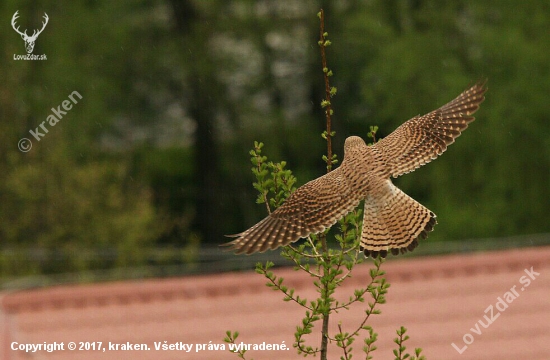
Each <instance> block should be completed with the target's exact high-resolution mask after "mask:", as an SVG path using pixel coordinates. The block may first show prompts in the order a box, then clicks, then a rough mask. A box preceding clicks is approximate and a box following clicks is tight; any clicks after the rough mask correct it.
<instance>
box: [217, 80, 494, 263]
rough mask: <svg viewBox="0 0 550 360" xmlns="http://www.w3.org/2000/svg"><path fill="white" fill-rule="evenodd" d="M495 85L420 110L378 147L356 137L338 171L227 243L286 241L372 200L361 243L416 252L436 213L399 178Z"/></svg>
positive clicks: (238, 248) (435, 151)
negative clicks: (395, 180)
mask: <svg viewBox="0 0 550 360" xmlns="http://www.w3.org/2000/svg"><path fill="white" fill-rule="evenodd" d="M486 90H487V88H486V87H485V83H484V82H479V83H477V84H476V85H474V86H472V87H471V88H470V89H468V90H466V91H464V92H463V93H462V94H460V95H459V96H458V97H457V98H455V99H454V100H452V101H451V102H449V103H447V104H445V105H443V106H442V107H440V108H439V109H437V110H434V111H432V112H430V113H428V114H426V115H424V116H415V117H413V118H412V119H410V120H408V121H407V122H405V123H403V124H402V125H401V126H399V127H398V128H397V129H396V130H395V131H394V132H392V133H391V134H390V135H388V136H386V137H385V138H383V139H382V140H380V141H378V142H376V143H375V144H373V145H371V146H367V145H366V144H365V142H364V141H363V139H361V138H360V137H358V136H351V137H348V138H347V139H346V141H345V144H344V160H343V161H342V164H341V165H340V166H339V167H338V168H337V169H335V170H333V171H331V172H329V173H327V174H326V175H323V176H321V177H319V178H317V179H315V180H312V181H310V182H308V183H307V184H305V185H303V186H301V187H299V188H298V189H297V190H296V191H295V192H294V193H292V194H291V195H290V196H289V197H288V199H287V200H286V201H285V202H284V203H283V204H282V205H281V206H280V207H279V208H277V209H276V210H275V211H273V212H272V213H271V214H270V215H269V216H267V217H266V218H265V219H263V220H262V221H260V222H259V223H257V224H256V225H254V226H252V227H251V228H250V229H248V230H246V231H244V232H242V233H239V234H235V235H228V236H229V237H234V238H235V239H234V240H233V241H231V242H228V243H226V244H224V245H227V246H229V250H233V251H235V252H236V253H237V254H241V253H246V254H252V253H255V252H264V251H266V250H268V249H276V248H278V247H279V246H285V245H288V244H290V243H292V242H295V241H297V240H299V239H300V238H306V237H307V236H309V235H310V234H317V233H320V232H322V231H324V230H325V229H326V228H328V227H330V226H332V225H333V224H335V223H336V222H337V221H338V220H339V219H341V218H342V217H343V216H345V215H346V214H348V213H349V212H350V211H352V210H353V209H354V208H356V207H357V205H358V204H359V203H360V202H361V200H364V201H365V203H364V207H365V208H364V213H363V227H362V233H361V242H360V247H361V250H362V251H363V252H364V254H365V256H367V257H368V256H371V257H377V256H378V255H380V256H382V257H385V256H386V255H387V254H388V252H391V253H392V254H394V255H397V254H399V253H405V252H407V250H408V251H412V250H413V249H414V248H415V247H416V246H417V245H418V240H419V239H420V238H422V239H425V238H426V237H427V235H428V233H429V232H430V231H432V230H433V228H434V226H435V224H436V223H437V221H436V215H435V214H434V213H433V212H432V211H430V210H429V209H427V208H426V207H424V206H423V205H422V204H420V203H419V202H417V201H416V200H414V199H412V198H411V197H409V196H408V195H407V194H405V193H404V192H403V191H401V190H399V188H397V187H396V186H395V185H393V183H392V182H391V177H394V178H396V177H398V176H401V175H403V174H406V173H409V172H411V171H414V170H415V169H417V168H419V167H420V166H422V165H424V164H427V163H429V162H430V161H432V160H433V159H435V158H437V157H438V156H439V155H441V154H442V153H443V152H444V151H445V150H446V149H447V146H448V145H450V144H452V143H453V142H454V141H455V139H456V138H457V137H458V136H460V134H461V133H462V131H464V130H465V129H466V128H467V127H468V124H469V123H471V122H472V121H474V118H473V117H472V114H473V113H475V112H476V111H477V110H478V108H479V104H481V102H482V101H483V100H484V99H485V98H484V93H485V91H486Z"/></svg>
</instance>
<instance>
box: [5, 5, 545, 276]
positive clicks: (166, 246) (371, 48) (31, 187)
mask: <svg viewBox="0 0 550 360" xmlns="http://www.w3.org/2000/svg"><path fill="white" fill-rule="evenodd" d="M320 7H323V8H324V9H325V12H326V14H327V15H326V16H327V29H329V32H330V38H331V40H332V42H333V46H331V47H330V48H329V53H328V56H329V61H330V64H331V69H332V70H333V71H334V73H335V76H334V78H333V79H332V83H333V85H334V86H337V88H338V95H337V97H336V98H335V99H334V101H333V104H334V107H335V111H336V114H335V116H336V117H335V121H334V126H335V130H336V131H337V136H336V138H335V139H334V150H335V152H336V153H337V154H338V155H339V157H340V158H341V157H342V155H343V153H342V148H343V142H344V139H345V138H346V137H347V136H349V135H360V136H362V137H364V138H366V134H367V132H368V129H369V126H370V125H378V126H379V128H380V130H379V135H381V136H385V135H387V134H388V133H390V132H391V131H393V129H395V128H396V127H397V126H398V125H399V124H401V123H402V122H403V121H405V120H407V119H409V118H411V117H413V116H415V115H417V114H419V113H426V112H428V111H430V110H432V109H434V108H436V107H438V106H440V105H442V104H444V103H445V102H447V101H449V100H451V99H452V98H453V97H455V96H456V95H458V94H459V93H460V92H461V91H462V90H464V89H465V88H467V87H468V86H469V85H471V84H473V83H474V82H475V81H477V80H479V79H481V78H488V79H489V82H488V86H489V92H488V93H487V97H486V98H487V99H486V101H485V103H483V105H482V107H481V110H480V111H479V112H478V114H477V116H476V117H477V120H476V122H474V123H473V124H472V125H471V128H470V129H469V130H468V131H467V132H466V133H465V134H464V135H463V136H462V137H460V138H459V139H458V141H457V143H456V144H454V145H453V146H452V147H450V149H449V150H448V151H447V153H446V154H445V155H444V156H443V158H442V159H441V160H438V161H437V162H435V163H433V164H429V165H427V166H425V167H423V168H421V169H419V170H417V171H416V172H415V173H413V174H410V175H407V176H404V177H403V178H400V179H397V180H396V181H395V182H396V184H397V185H398V186H399V187H401V188H402V189H403V190H404V191H405V192H406V193H408V194H410V195H411V196H412V197H414V198H415V199H417V200H418V201H420V202H421V203H423V204H425V205H426V206H427V207H429V208H430V209H431V210H433V211H434V212H436V214H437V215H438V218H439V222H440V224H439V225H438V226H437V227H436V231H435V232H434V233H432V234H431V236H430V239H432V240H435V241H448V240H456V239H466V238H487V237H503V236H511V235H520V234H534V233H545V232H550V222H549V221H548V214H549V213H550V201H549V199H550V181H549V180H550V121H549V115H548V114H550V102H549V101H548V94H549V93H550V61H549V60H550V59H549V55H548V49H549V48H550V32H548V29H549V28H550V4H548V3H546V2H540V1H535V0H527V1H523V2H522V4H521V6H518V4H517V2H514V1H496V0H485V1H454V0H443V1H435V0H388V1H382V0H370V1H338V2H329V1H298V0H294V1H291V0H282V1H281V0H277V1H276V0H261V1H251V0H231V1H221V0H209V1H198V0H181V1H180V0H139V1H137V0H134V1H130V0H126V1H116V2H113V1H102V0H96V1H93V0H87V1H84V0H78V1H70V2H57V1H51V0H39V1H30V0H28V1H15V0H8V1H4V2H2V3H1V4H0V24H1V25H0V26H2V29H3V30H2V31H0V45H1V47H2V49H4V51H3V56H2V57H0V79H1V80H2V81H1V82H0V117H1V120H0V174H2V175H1V176H0V275H1V276H2V277H14V276H20V275H29V274H54V273H63V272H74V271H76V272H78V271H84V270H90V269H92V270H98V269H113V268H121V267H128V266H141V265H159V264H185V263H188V262H190V261H191V260H192V259H193V257H194V256H195V254H196V251H197V248H198V246H201V247H203V248H204V247H209V246H216V245H218V244H220V243H222V242H224V241H225V239H224V238H223V236H222V235H223V234H229V233H235V232H239V231H242V230H243V229H246V228H247V227H249V226H250V225H252V224H253V223H255V221H257V220H259V219H260V218H261V217H263V216H264V215H265V214H264V211H265V209H264V207H263V206H257V205H255V204H254V199H255V193H254V189H253V188H252V186H251V182H252V175H251V173H250V164H249V162H248V151H249V149H250V148H251V147H252V144H253V141H254V140H259V141H263V142H265V143H266V147H265V152H266V154H268V155H269V157H270V159H273V160H286V161H287V162H288V167H289V168H291V169H292V170H293V172H294V174H295V175H296V176H297V178H298V185H300V184H303V183H305V182H306V181H308V180H310V179H313V178H315V177H317V176H319V175H321V174H323V173H324V164H323V163H322V161H321V160H320V157H321V154H322V153H323V147H324V141H323V140H322V139H321V137H320V136H319V134H320V133H321V131H322V130H323V126H324V117H323V116H322V112H321V110H320V107H319V103H320V101H321V99H322V97H323V85H322V75H321V73H320V60H319V55H318V49H317V45H316V41H317V36H318V27H317V22H318V19H317V17H316V16H315V14H316V13H317V12H318V9H319V8H320ZM16 10H19V14H20V18H19V19H18V24H19V25H21V29H24V28H28V29H30V30H29V33H30V32H31V31H32V29H33V28H39V27H40V23H41V21H42V16H43V14H44V12H46V13H47V14H48V16H49V18H50V21H49V24H48V25H47V27H46V28H45V30H44V32H43V33H42V34H41V35H40V36H39V37H38V39H37V41H36V46H35V50H34V54H46V55H47V57H48V59H47V60H46V61H15V60H13V54H24V53H25V51H24V46H23V41H22V40H21V38H20V36H19V35H18V34H16V33H15V32H14V31H13V29H11V25H10V20H11V17H12V16H13V14H14V13H15V11H16ZM75 90H76V91H78V92H79V93H80V94H82V96H83V99H82V100H81V101H79V103H78V104H76V105H74V106H73V109H72V110H70V111H69V112H68V113H67V115H65V116H64V117H63V119H62V120H61V121H60V122H59V123H57V125H56V126H55V127H49V132H48V134H46V136H45V137H44V138H42V140H41V141H40V142H37V141H36V140H34V139H33V138H32V137H31V136H30V134H29V130H34V129H35V128H36V127H37V126H39V124H40V123H41V122H42V121H44V120H45V119H46V117H47V116H48V115H50V114H51V110H50V109H51V108H52V107H57V106H58V105H60V104H61V102H62V101H63V100H65V99H67V97H68V95H69V94H70V93H72V92H73V91H75ZM22 137H27V138H30V139H31V140H32V141H33V148H32V149H31V150H30V151H29V152H28V153H21V152H20V151H19V150H18V149H17V142H18V141H19V139H20V138H22Z"/></svg>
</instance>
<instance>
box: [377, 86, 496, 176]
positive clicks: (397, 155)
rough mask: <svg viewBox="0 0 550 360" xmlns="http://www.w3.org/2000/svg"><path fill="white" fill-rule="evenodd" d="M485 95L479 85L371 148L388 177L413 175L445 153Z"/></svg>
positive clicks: (402, 126)
mask: <svg viewBox="0 0 550 360" xmlns="http://www.w3.org/2000/svg"><path fill="white" fill-rule="evenodd" d="M485 91H487V88H486V87H485V83H484V82H479V83H477V84H476V85H474V86H472V87H471V88H470V89H468V90H466V91H464V92H463V93H462V94H460V95H459V96H458V97H457V98H456V99H454V100H453V101H451V102H449V103H448V104H446V105H443V106H442V107H440V108H439V109H437V110H434V111H432V112H430V113H429V114H426V115H424V116H416V117H414V118H412V119H410V120H409V121H407V122H405V123H404V124H402V125H401V126H399V127H398V128H397V129H395V131H394V132H392V133H391V134H390V135H388V136H386V137H385V138H383V139H382V140H380V141H378V142H377V143H376V144H374V145H373V146H374V150H375V151H378V152H379V153H380V155H381V156H382V158H383V159H384V161H385V162H386V164H387V169H388V172H389V175H391V176H393V177H398V176H400V175H403V174H406V173H409V172H411V171H414V170H415V169H417V168H419V167H420V166H422V165H424V164H427V163H429V162H430V161H432V160H433V159H435V158H437V157H438V156H439V155H441V154H442V153H443V152H444V151H445V150H447V146H448V145H450V144H452V143H453V142H454V141H455V139H456V138H457V137H459V136H460V134H461V133H462V131H464V130H465V129H466V128H467V127H468V124H469V123H471V122H472V121H474V117H473V116H471V115H472V114H473V113H475V112H476V111H477V109H478V108H479V104H481V103H482V102H483V100H485V97H484V96H483V94H484V93H485Z"/></svg>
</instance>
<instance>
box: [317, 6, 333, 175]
mask: <svg viewBox="0 0 550 360" xmlns="http://www.w3.org/2000/svg"><path fill="white" fill-rule="evenodd" d="M320 18H321V25H320V27H319V37H320V38H319V45H320V47H321V62H322V65H323V77H324V79H325V101H326V107H325V116H326V119H327V172H330V171H332V129H331V117H330V116H331V115H332V105H331V103H330V98H331V94H330V84H329V79H328V77H329V74H328V72H329V69H328V67H327V56H326V50H325V49H326V39H325V12H324V11H323V9H321V16H320Z"/></svg>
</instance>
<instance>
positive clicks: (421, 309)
mask: <svg viewBox="0 0 550 360" xmlns="http://www.w3.org/2000/svg"><path fill="white" fill-rule="evenodd" d="M371 267H372V264H364V265H360V266H358V267H357V268H356V269H355V271H354V273H353V277H352V278H350V279H348V280H346V282H345V284H344V285H343V286H342V287H341V288H340V289H339V290H338V291H337V294H338V293H345V295H343V296H341V297H338V296H337V297H338V298H340V299H342V300H343V299H347V298H349V296H350V295H352V294H353V289H354V288H357V287H364V286H366V284H367V282H368V279H369V275H368V271H369V269H370V268H371ZM531 268H533V270H534V271H535V272H536V273H538V274H539V275H537V274H535V273H531V277H532V278H533V279H531V278H529V276H528V274H527V273H526V272H525V269H527V270H529V269H531ZM383 270H385V271H386V272H387V276H386V278H387V279H388V281H389V282H390V283H391V288H390V289H389V293H388V295H387V304H384V305H381V306H380V307H379V309H381V310H382V314H381V315H377V316H373V317H371V319H370V320H369V324H370V325H371V326H373V327H374V329H375V331H376V332H378V334H379V340H378V341H377V346H378V350H376V351H375V352H374V353H373V355H374V358H375V359H393V358H394V357H393V355H392V349H394V348H395V344H394V343H393V339H394V338H395V337H396V335H395V330H396V329H398V328H399V327H400V326H401V325H403V326H405V327H407V329H408V335H410V337H411V338H410V340H409V341H408V342H407V343H406V344H405V345H406V346H407V347H408V349H409V350H412V349H414V348H415V347H422V348H423V349H424V351H423V354H424V355H426V356H427V358H428V359H461V360H466V359H476V360H477V359H488V360H491V359H495V360H496V359H504V358H506V359H530V360H537V359H541V360H542V359H548V358H550V356H549V353H550V346H548V340H547V338H548V335H549V334H550V301H549V298H550V247H539V248H529V249H514V250H506V251H495V252H489V253H476V254H468V255H447V256H438V257H419V258H409V259H403V258H401V259H400V258H395V260H394V259H392V260H391V261H388V262H386V263H385V264H383ZM274 271H275V273H276V274H277V275H278V276H282V277H284V278H285V280H286V282H287V283H288V285H290V286H293V287H295V288H296V291H297V293H299V294H300V295H301V296H302V297H305V298H308V299H314V297H315V296H316V293H315V289H314V288H313V287H312V286H311V284H310V279H309V278H308V277H306V276H305V275H304V274H303V273H301V272H295V271H293V270H292V269H288V268H281V269H275V270H274ZM523 276H525V278H522V277H523ZM520 279H522V280H520ZM526 279H529V280H530V284H529V286H526V281H527V280H526ZM520 281H523V282H524V283H523V284H522V283H521V282H520ZM264 283H265V279H264V278H263V277H262V276H261V275H258V274H255V273H253V272H244V273H225V274H216V275H203V276H193V277H182V278H172V279H159V280H144V281H127V282H113V283H103V284H94V285H74V286H57V287H51V288H44V289H36V290H24V291H19V292H12V293H4V294H3V295H2V299H1V310H2V312H0V326H1V329H2V341H1V342H0V354H1V355H0V356H1V357H2V359H6V360H15V359H47V360H50V359H52V360H53V359H55V360H58V359H59V360H61V359H102V360H104V359H122V358H124V359H222V358H223V359H237V357H236V356H235V355H232V354H229V353H228V352H227V351H226V352H221V351H200V352H196V346H194V347H193V349H192V350H191V352H189V353H187V352H185V351H178V350H172V351H170V350H167V351H162V350H158V351H157V350H155V342H157V343H163V342H164V341H166V342H167V344H170V343H178V342H181V343H187V344H208V343H209V342H211V343H212V344H223V337H224V336H225V331H226V330H232V331H235V330H238V331H239V332H240V333H241V335H240V337H239V339H238V342H240V341H243V342H245V343H251V344H261V343H263V342H266V343H270V344H279V345H280V344H282V343H283V341H284V343H285V345H286V346H289V347H290V346H292V343H293V340H294V331H295V328H296V326H297V325H300V324H301V319H302V316H303V310H302V309H301V308H300V307H299V306H298V305H297V304H295V303H292V302H288V303H287V302H283V301H282V295H281V294H280V293H277V292H274V291H272V290H270V289H268V288H267V287H266V286H265V285H264ZM514 286H515V288H513V287H514ZM522 287H523V288H522ZM511 289H512V290H511ZM513 291H517V294H518V296H517V297H516V298H515V299H512V298H513V297H514V295H513V294H514V292H513ZM507 292H509V293H508V294H506V293H507ZM510 294H512V295H513V296H511V295H510ZM506 296H508V298H506ZM499 297H501V298H502V299H503V300H504V299H508V300H509V301H511V302H510V303H509V304H507V305H508V307H507V308H505V309H503V307H504V305H502V304H498V308H501V309H503V310H504V311H499V310H498V309H497V302H498V298H499ZM512 300H513V301H512ZM491 306H492V308H493V318H494V322H493V323H492V324H490V325H489V326H488V327H487V328H484V327H483V326H482V325H481V324H480V323H479V322H478V321H481V322H482V323H483V324H485V325H486V324H487V323H488V322H487V320H486V318H484V315H486V316H487V318H489V319H490V318H491V314H490V307H491ZM364 309H365V305H364V304H356V305H354V306H352V309H351V310H350V311H341V312H340V313H338V314H336V315H334V316H333V317H332V318H331V321H332V325H333V326H332V330H334V329H335V324H337V322H338V321H341V322H342V326H343V328H344V331H349V330H351V329H352V328H353V326H357V325H358V324H359V323H360V321H361V319H362V314H363V313H364ZM487 309H489V310H487ZM486 311H487V312H486ZM476 324H477V328H476ZM478 329H479V330H478ZM476 332H477V333H479V332H480V334H477V333H476ZM468 334H469V335H468ZM319 338H320V336H319V334H318V332H317V328H316V329H314V333H313V334H312V336H311V337H310V338H308V341H309V344H310V345H313V346H317V344H318V343H319ZM362 338H363V337H361V338H358V339H357V340H356V342H355V344H354V348H355V350H354V353H355V354H356V355H355V357H354V358H362V357H361V353H360V349H361V348H362V346H363V341H362ZM465 340H466V341H468V342H470V344H469V345H467V348H464V346H466V344H465V342H464V341H465ZM71 341H73V342H76V343H77V344H78V343H79V342H98V341H101V342H102V347H105V348H106V351H105V352H103V351H97V350H96V351H78V350H75V351H69V350H66V349H67V346H68V343H69V342H71ZM13 342H17V343H20V344H25V343H34V344H43V343H44V342H47V343H52V342H57V343H60V342H63V343H64V348H65V350H64V351H55V352H46V351H39V352H36V353H25V352H23V351H14V350H11V346H12V343H13ZM109 342H111V343H118V344H126V343H127V342H130V343H132V344H134V343H145V344H147V346H148V347H149V348H150V349H151V350H149V351H126V352H123V351H110V350H109V349H108V344H109ZM452 343H454V344H455V345H456V347H457V348H458V349H463V352H462V354H459V352H458V351H457V350H456V349H455V348H454V347H453V346H452V345H451V344H452ZM77 346H78V345H77ZM248 354H249V355H250V356H248ZM248 354H247V358H249V359H250V358H252V357H253V358H255V359H257V360H258V359H300V358H302V357H301V356H299V355H297V354H296V352H295V350H294V349H291V350H288V351H250V352H249V353H248ZM340 356H341V353H340V352H338V349H336V348H335V347H334V346H333V345H331V348H330V351H329V358H331V359H336V358H339V357H340Z"/></svg>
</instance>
